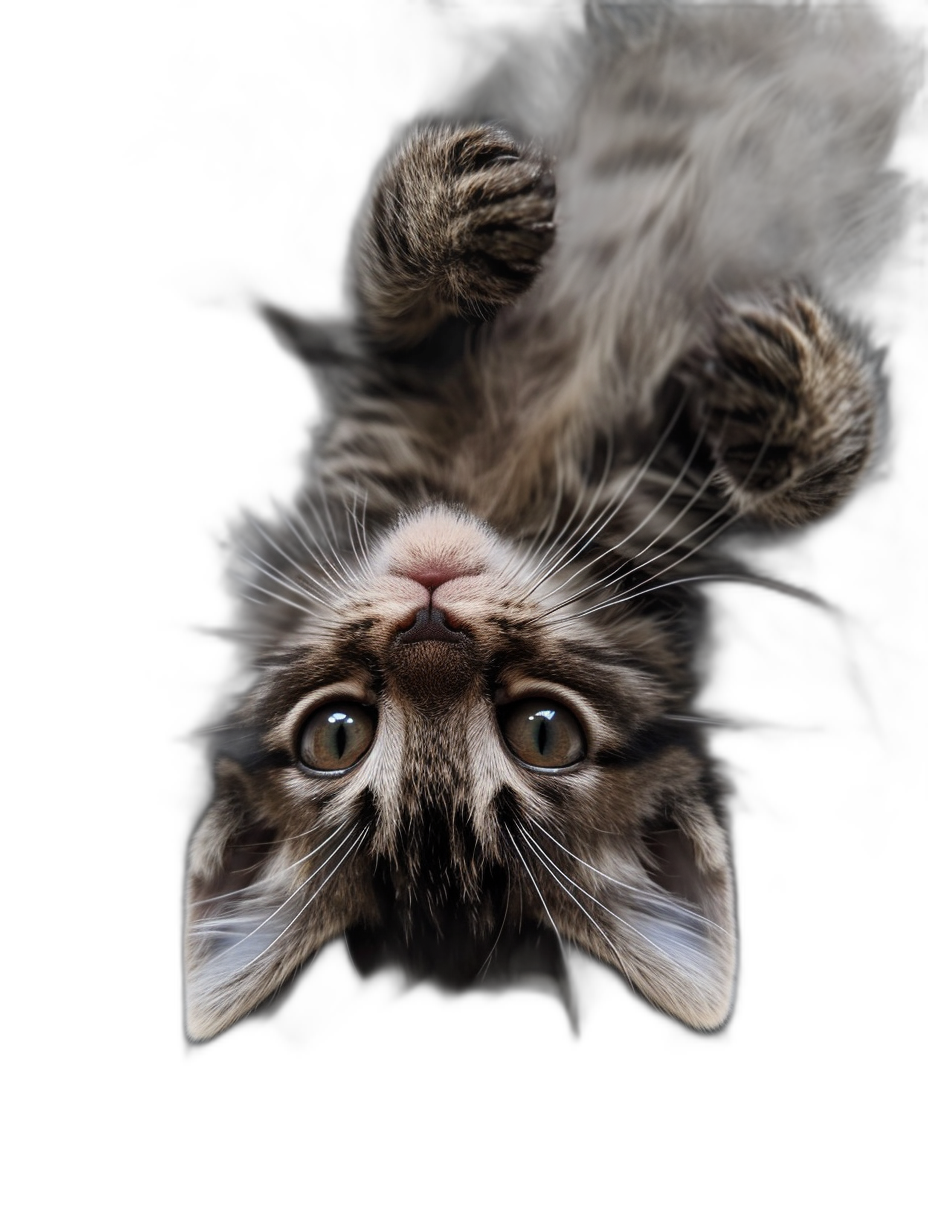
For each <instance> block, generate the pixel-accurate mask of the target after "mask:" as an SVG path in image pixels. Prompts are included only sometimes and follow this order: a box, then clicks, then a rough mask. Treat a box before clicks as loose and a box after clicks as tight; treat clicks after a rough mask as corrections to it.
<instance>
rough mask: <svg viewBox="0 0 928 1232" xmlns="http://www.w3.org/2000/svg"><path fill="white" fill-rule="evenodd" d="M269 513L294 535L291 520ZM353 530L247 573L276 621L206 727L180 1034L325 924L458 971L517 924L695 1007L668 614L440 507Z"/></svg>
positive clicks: (711, 1015) (715, 966)
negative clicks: (339, 556)
mask: <svg viewBox="0 0 928 1232" xmlns="http://www.w3.org/2000/svg"><path fill="white" fill-rule="evenodd" d="M290 528H291V530H292V531H293V532H294V534H295V535H298V538H299V541H300V542H302V543H303V544H304V546H305V547H309V528H308V526H307V525H306V524H305V523H304V525H303V530H302V532H300V531H299V528H298V527H296V526H295V525H294V524H293V523H290ZM294 542H295V541H294ZM357 547H358V550H357V552H356V553H355V561H354V564H353V565H352V566H350V567H349V565H348V564H347V563H346V561H345V560H344V559H343V560H341V561H340V562H336V561H335V559H334V558H333V559H331V560H330V561H329V562H328V563H327V564H323V562H322V561H321V560H319V559H317V565H318V567H316V566H314V567H313V568H312V570H311V571H310V570H308V569H306V568H304V569H303V570H302V573H300V574H297V573H294V572H293V571H292V570H291V571H289V572H287V571H285V567H281V566H283V562H284V560H290V559H291V557H290V554H289V553H287V552H283V549H281V552H283V557H282V558H281V557H280V556H278V557H277V560H278V565H271V566H270V568H271V569H273V570H274V573H273V574H272V573H271V572H270V570H269V569H268V568H267V567H266V566H265V569H264V572H265V573H266V576H265V577H263V579H262V580H263V581H264V582H265V583H266V585H265V586H264V587H263V588H262V587H261V586H260V585H258V586H257V589H258V590H259V591H260V590H262V589H263V590H264V592H265V595H266V596H267V597H269V596H270V595H271V594H272V593H273V595H274V596H275V598H276V599H277V600H278V601H279V600H280V599H281V598H283V601H284V603H285V604H289V609H290V615H291V616H292V617H293V620H291V621H290V623H289V626H288V628H287V631H286V633H284V632H280V633H279V636H278V637H277V648H276V650H275V652H274V653H273V654H271V655H270V656H268V657H267V658H266V660H265V661H264V663H263V666H262V668H261V671H260V675H259V678H258V680H257V682H256V683H255V685H254V687H253V688H252V689H251V691H250V692H249V694H248V695H247V696H246V697H245V698H244V699H243V700H242V702H241V703H240V704H239V705H238V706H237V708H236V709H235V711H234V712H233V713H232V715H231V716H230V717H229V719H228V721H227V722H226V723H225V724H224V725H223V728H222V730H221V731H220V732H219V735H218V738H217V742H216V747H215V795H214V798H213V801H212V803H211V805H210V807H209V809H208V810H207V812H206V814H205V816H204V818H203V820H202V821H201V823H200V825H199V827H198V828H197V831H196V833H195V835H194V838H193V842H192V845H191V852H190V861H189V880H188V901H187V917H188V918H187V940H186V963H187V1027H188V1033H189V1034H190V1036H191V1038H194V1039H204V1038H208V1037H209V1036H212V1035H213V1034H215V1033H216V1032H218V1031H220V1030H222V1029H223V1028H224V1027H226V1026H228V1025H230V1024H231V1023H232V1022H234V1021H235V1020H236V1019H237V1018H239V1017H240V1016H241V1015H242V1014H244V1013H246V1012H247V1011H248V1010H250V1009H252V1008H253V1007H255V1006H256V1005H257V1004H259V1003H260V1002H261V1001H263V1000H264V999H265V998H266V997H268V996H269V995H270V994H272V993H273V992H274V991H275V990H276V989H278V988H279V987H280V986H281V985H282V984H283V983H284V982H285V981H286V980H287V979H288V977H289V976H290V975H291V974H292V973H294V972H295V971H296V970H297V969H298V968H299V967H300V966H301V964H303V963H304V962H305V961H306V960H307V959H309V958H310V957H311V956H312V954H313V953H314V952H315V951H316V950H317V949H318V948H319V947H320V946H321V945H322V944H323V943H324V942H326V941H327V940H329V939H330V938H333V937H335V936H337V935H339V934H341V933H344V932H346V931H351V930H361V931H362V932H365V931H366V932H367V933H368V934H369V935H377V934H378V933H383V934H387V933H388V934H390V935H391V936H392V937H393V938H394V939H396V940H398V942H399V943H400V945H401V946H402V947H404V948H405V949H406V950H407V951H408V953H409V955H410V958H411V960H412V961H413V964H414V965H415V966H416V969H418V970H422V971H432V972H434V973H435V974H438V975H442V974H450V975H455V974H456V975H458V976H460V977H462V978H465V979H466V978H469V977H472V976H474V975H475V974H476V973H477V972H478V971H479V970H480V969H481V967H482V966H483V964H484V963H485V961H486V960H487V958H488V956H489V954H490V953H491V952H492V950H493V948H494V945H495V943H496V941H497V940H498V938H499V936H500V935H501V933H503V932H505V931H509V932H511V931H518V929H519V928H520V927H523V926H525V925H526V924H532V925H534V926H538V927H540V928H543V929H553V930H556V931H557V933H559V934H560V936H561V937H562V938H564V939H565V940H569V941H572V942H574V943H575V944H577V945H579V946H581V947H583V948H584V949H586V950H587V951H589V952H590V953H592V954H594V955H596V956H597V957H599V958H601V959H602V960H603V961H605V962H607V963H609V964H611V965H613V966H614V967H616V968H618V969H619V970H620V971H621V972H622V973H623V974H624V975H625V976H627V978H628V979H629V980H630V981H631V982H632V984H634V985H635V986H636V987H637V988H638V989H639V990H640V991H641V992H643V993H644V994H645V996H646V997H648V998H649V999H650V1000H651V1001H653V1002H654V1003H655V1004H656V1005H658V1006H660V1007H661V1008H663V1009H665V1010H666V1011H668V1012H669V1013H671V1014H674V1015H676V1016H677V1017H678V1018H680V1019H682V1020H683V1021H684V1022H686V1023H688V1024H690V1025H692V1026H694V1027H698V1028H704V1029H711V1028H714V1027H717V1026H719V1025H720V1024H721V1023H722V1022H723V1021H724V1019H725V1018H726V1016H727V1013H728V1009H729V1006H730V1002H731V995H732V984H733V978H734V961H735V960H734V954H735V950H734V923H733V907H732V883H731V873H730V862H729V854H728V844H727V837H726V833H725V830H724V825H723V822H722V820H721V819H720V813H719V805H718V792H717V789H716V786H715V784H714V780H713V778H712V774H711V771H710V769H709V765H708V761H707V759H706V757H705V754H704V753H703V752H702V749H701V745H700V744H699V741H698V740H694V739H693V737H692V736H691V735H688V733H689V732H691V731H692V730H693V727H692V725H691V724H690V725H686V724H682V723H679V722H677V721H676V720H675V717H674V715H673V713H672V711H673V707H674V704H675V701H678V699H679V694H680V685H679V681H678V678H677V677H678V673H679V671H680V670H682V669H680V667H679V664H680V661H681V654H680V650H679V648H678V647H676V646H675V645H674V641H673V633H672V630H670V629H669V628H665V627H664V626H662V624H661V622H660V621H659V620H656V619H654V618H653V617H647V618H646V617H645V616H642V615H641V614H640V613H639V614H637V615H635V614H631V613H630V612H628V611H621V610H619V609H618V608H612V609H607V610H604V611H598V612H589V611H587V612H584V611H583V609H584V608H587V609H589V607H590V606H591V605H590V602H589V594H588V593H587V594H586V595H585V596H583V597H581V595H580V592H581V591H583V590H584V589H585V587H586V586H587V585H588V584H589V575H588V574H584V573H583V572H582V571H581V572H580V573H579V579H578V580H571V581H570V582H569V585H567V583H566V582H565V579H571V578H572V575H573V574H575V573H577V564H576V561H574V562H573V565H572V567H571V569H570V570H568V571H567V572H566V573H565V571H564V568H563V566H561V565H560V564H559V561H558V558H557V553H556V551H555V552H554V553H553V554H552V552H551V549H550V548H549V549H548V553H547V555H539V554H538V553H535V554H532V553H531V552H529V551H527V550H526V549H524V548H522V547H520V546H518V545H514V544H512V543H508V542H507V541H506V540H505V539H503V538H501V537H500V536H499V535H498V534H496V533H495V532H494V531H492V530H491V529H490V528H489V527H488V526H486V525H485V524H483V523H482V522H480V521H478V520H477V519H475V518H473V517H471V516H469V515H467V514H465V513H463V512H460V511H458V510H456V509H454V508H451V507H448V506H444V505H432V506H426V507H424V508H422V509H421V510H419V511H418V512H416V513H414V514H411V515H408V516H406V517H405V518H403V519H402V520H400V521H399V522H398V523H397V524H395V525H394V526H393V527H392V528H391V529H389V530H388V531H387V532H385V533H384V534H383V536H382V537H381V538H380V540H379V541H378V542H376V543H374V544H373V545H372V546H371V548H370V550H367V549H366V548H364V549H362V548H361V545H360V543H358V545H357ZM304 558H305V553H304ZM265 559H267V558H266V557H265ZM291 563H295V562H291ZM310 573H311V576H310ZM288 579H289V580H288ZM565 585H567V588H566V590H565ZM571 587H572V588H573V590H571ZM572 594H575V595H576V596H577V598H576V601H575V603H574V604H571V603H570V602H569V601H568V602H567V604H566V606H563V605H564V603H565V596H566V599H567V600H569V599H570V597H571V595H572ZM297 599H298V600H299V601H298V602H297ZM593 606H595V604H594V605H593Z"/></svg>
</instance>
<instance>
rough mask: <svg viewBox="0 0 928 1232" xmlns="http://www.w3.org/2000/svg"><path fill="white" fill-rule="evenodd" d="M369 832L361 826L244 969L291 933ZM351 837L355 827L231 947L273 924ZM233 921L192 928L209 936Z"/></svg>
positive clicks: (207, 922)
mask: <svg viewBox="0 0 928 1232" xmlns="http://www.w3.org/2000/svg"><path fill="white" fill-rule="evenodd" d="M366 833H367V827H365V828H362V829H360V830H359V832H357V833H356V834H355V835H354V843H351V845H350V846H349V849H348V851H346V853H345V855H343V857H341V859H340V860H339V861H338V864H336V865H335V867H334V869H333V870H332V872H330V873H329V875H328V876H327V877H325V878H324V880H323V881H322V882H320V885H319V886H318V888H317V890H315V891H314V893H313V894H311V897H309V898H308V899H307V902H306V903H304V904H303V906H302V907H301V908H299V910H298V912H297V914H296V915H295V917H293V919H292V920H290V923H288V924H287V925H286V926H285V928H282V929H281V931H280V933H279V934H277V935H276V936H275V939H274V940H272V941H271V942H270V944H269V945H267V946H265V949H264V950H261V952H260V954H256V955H254V957H251V958H249V961H248V962H245V963H243V966H242V967H240V968H239V970H240V971H244V970H245V968H246V967H249V966H250V965H251V963H253V962H256V961H258V960H259V958H261V957H263V956H264V955H265V954H267V952H269V950H271V949H274V946H275V945H276V944H277V941H280V939H281V938H282V936H283V934H285V933H287V931H288V930H290V929H291V928H292V926H293V924H296V922H297V920H298V919H299V917H301V915H302V914H303V912H304V910H307V908H308V907H309V906H311V903H313V902H314V901H315V898H318V896H319V894H320V893H322V891H323V890H324V888H325V886H327V885H328V883H329V881H332V878H333V877H334V876H335V873H336V872H338V871H339V869H340V867H341V865H343V864H344V862H345V860H348V857H349V856H350V855H352V854H354V851H356V850H357V848H359V845H360V844H361V841H362V840H364V838H365V834H366ZM351 837H352V835H351V829H350V828H349V833H348V834H346V835H345V838H344V839H343V841H341V843H340V844H339V845H338V846H336V848H335V849H334V850H333V851H330V853H329V854H328V856H327V857H325V859H324V860H323V861H322V864H319V866H318V867H317V869H314V870H313V871H312V872H311V873H309V875H308V876H307V877H304V878H303V881H302V882H301V883H299V886H297V888H296V890H295V891H293V892H292V893H290V894H287V897H286V898H285V899H283V902H281V903H280V904H279V906H277V907H276V908H275V909H274V910H272V912H271V913H270V915H266V917H265V918H264V919H263V920H261V922H260V923H259V924H256V925H255V926H254V928H253V929H251V931H250V933H245V934H244V935H243V936H240V938H239V939H238V941H235V942H234V945H230V946H229V950H237V949H238V947H239V946H240V945H244V942H245V941H249V940H250V939H251V938H253V936H255V934H256V933H260V931H261V930H263V929H264V928H266V926H267V924H270V922H271V920H272V919H274V918H275V917H276V915H280V913H281V912H282V910H283V908H285V907H286V906H287V904H288V903H291V902H292V901H293V899H295V898H297V897H298V896H299V894H302V893H303V891H304V890H306V887H307V886H308V885H309V882H311V881H312V880H313V878H314V877H315V876H317V873H319V872H322V870H323V869H324V867H325V865H327V864H328V862H329V860H332V859H333V857H334V856H335V855H336V854H338V853H339V851H340V850H341V848H343V846H344V845H345V843H348V841H349V839H351ZM203 902H207V899H203ZM233 924H234V918H229V917H217V918H216V919H214V920H203V922H202V923H197V924H193V925H192V929H191V931H192V933H193V934H195V935H200V934H207V935H210V936H212V935H213V933H214V926H218V928H222V926H223V925H226V926H232V925H233Z"/></svg>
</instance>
